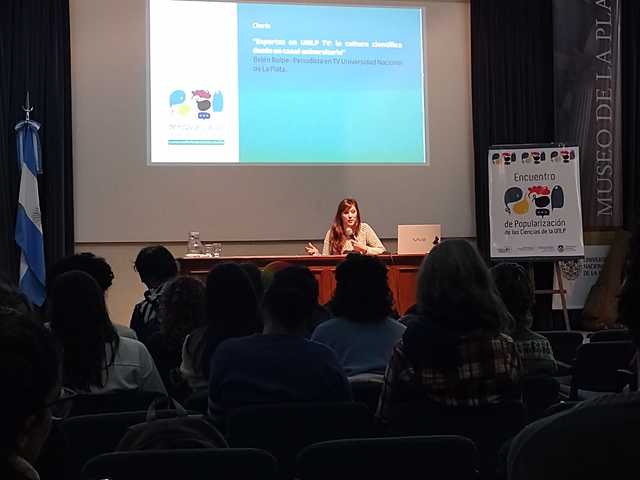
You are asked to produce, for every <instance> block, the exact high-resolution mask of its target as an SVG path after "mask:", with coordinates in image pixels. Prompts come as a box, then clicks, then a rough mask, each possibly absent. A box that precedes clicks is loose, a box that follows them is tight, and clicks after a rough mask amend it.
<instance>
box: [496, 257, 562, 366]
mask: <svg viewBox="0 0 640 480" xmlns="http://www.w3.org/2000/svg"><path fill="white" fill-rule="evenodd" d="M491 275H492V276H493V280H494V282H495V284H496V288H497V289H498V293H499V294H500V296H501V297H502V301H503V302H504V304H505V306H506V307H507V310H509V313H510V314H511V316H512V317H513V321H514V323H513V326H512V328H511V332H510V335H511V338H513V340H514V341H515V342H516V348H517V349H518V353H519V354H520V359H521V360H522V366H523V369H524V373H525V375H553V374H555V373H556V372H557V370H558V366H557V364H556V360H555V358H554V357H553V350H552V348H551V343H549V340H547V337H544V336H543V335H540V334H538V333H535V332H533V331H532V330H531V325H532V324H533V315H532V314H531V308H532V306H533V302H534V293H533V285H531V280H530V278H529V275H528V274H527V271H526V270H525V269H524V267H522V266H521V265H518V264H517V263H500V264H498V265H496V266H495V267H493V268H492V269H491Z"/></svg>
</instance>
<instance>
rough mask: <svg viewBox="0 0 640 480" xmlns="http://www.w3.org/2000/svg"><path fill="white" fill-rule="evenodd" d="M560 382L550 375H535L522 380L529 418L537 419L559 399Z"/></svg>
mask: <svg viewBox="0 0 640 480" xmlns="http://www.w3.org/2000/svg"><path fill="white" fill-rule="evenodd" d="M559 394H560V382H558V380H557V379H555V378H554V377H551V376H548V375H533V376H528V377H525V378H524V379H523V381H522V399H523V402H524V405H525V407H526V409H527V420H528V421H529V422H531V421H533V420H536V419H538V418H540V417H541V416H543V415H544V412H545V411H546V410H547V408H549V407H550V406H551V405H554V404H555V403H556V402H558V400H559Z"/></svg>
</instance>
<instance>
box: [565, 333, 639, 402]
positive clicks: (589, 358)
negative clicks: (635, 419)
mask: <svg viewBox="0 0 640 480" xmlns="http://www.w3.org/2000/svg"><path fill="white" fill-rule="evenodd" d="M635 352H636V347H635V345H634V344H633V343H632V342H595V343H585V344H583V345H581V346H580V347H579V348H578V351H577V352H576V358H575V361H574V364H573V368H572V371H571V373H572V376H571V387H570V395H569V399H570V400H580V399H582V398H584V397H588V396H592V395H591V392H598V393H607V392H611V393H613V392H621V391H622V390H623V388H624V387H625V386H626V384H627V379H629V381H630V380H631V379H633V375H632V374H629V373H627V372H628V369H629V366H630V364H631V360H632V359H633V356H634V354H635ZM581 397H582V398H581Z"/></svg>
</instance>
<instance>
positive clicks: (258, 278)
mask: <svg viewBox="0 0 640 480" xmlns="http://www.w3.org/2000/svg"><path fill="white" fill-rule="evenodd" d="M240 268H242V270H244V273H246V274H247V276H248V277H249V280H251V285H253V289H254V290H255V292H256V298H257V299H258V304H260V303H261V302H262V296H263V295H264V285H263V283H262V272H261V271H260V269H259V268H258V266H257V265H256V264H255V263H251V262H243V263H241V264H240Z"/></svg>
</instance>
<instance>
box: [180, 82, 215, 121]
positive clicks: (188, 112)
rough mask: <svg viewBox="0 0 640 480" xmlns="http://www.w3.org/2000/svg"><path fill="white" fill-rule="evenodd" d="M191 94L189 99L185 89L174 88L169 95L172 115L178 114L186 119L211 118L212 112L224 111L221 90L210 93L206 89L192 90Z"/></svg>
mask: <svg viewBox="0 0 640 480" xmlns="http://www.w3.org/2000/svg"><path fill="white" fill-rule="evenodd" d="M190 92H191V96H190V98H188V99H187V93H186V92H185V91H184V90H173V91H172V92H171V94H170V95H169V108H170V109H171V114H172V115H177V116H179V117H181V118H183V119H185V120H188V119H190V118H192V119H193V118H195V119H198V120H209V119H210V118H211V115H212V113H214V112H222V110H223V108H224V97H223V95H222V92H221V91H220V90H217V91H215V92H214V93H213V95H212V94H211V93H210V91H209V90H206V89H201V88H198V89H194V90H190Z"/></svg>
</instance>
